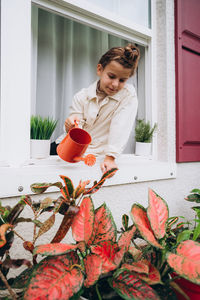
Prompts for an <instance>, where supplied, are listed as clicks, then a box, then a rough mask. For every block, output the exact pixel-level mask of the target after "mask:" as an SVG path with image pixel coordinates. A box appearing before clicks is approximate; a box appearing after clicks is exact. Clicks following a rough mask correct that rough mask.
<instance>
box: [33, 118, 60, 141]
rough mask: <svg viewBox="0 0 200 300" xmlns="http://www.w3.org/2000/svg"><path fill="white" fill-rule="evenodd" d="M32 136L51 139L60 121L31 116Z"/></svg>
mask: <svg viewBox="0 0 200 300" xmlns="http://www.w3.org/2000/svg"><path fill="white" fill-rule="evenodd" d="M30 123H31V124H30V127H31V128H30V138H31V139H34V140H49V139H50V138H51V136H52V134H53V132H54V130H55V128H56V126H57V123H58V121H57V120H53V119H52V118H49V117H47V118H43V117H41V116H31V121H30Z"/></svg>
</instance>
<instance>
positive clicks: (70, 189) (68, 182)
mask: <svg viewBox="0 0 200 300" xmlns="http://www.w3.org/2000/svg"><path fill="white" fill-rule="evenodd" d="M60 178H62V180H63V181H64V183H65V188H66V190H67V194H68V195H69V197H72V195H73V191H74V186H73V183H72V181H71V179H70V178H69V177H67V176H64V175H60Z"/></svg>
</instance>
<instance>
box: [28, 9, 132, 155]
mask: <svg viewBox="0 0 200 300" xmlns="http://www.w3.org/2000/svg"><path fill="white" fill-rule="evenodd" d="M127 43H128V41H126V40H123V39H121V38H119V37H116V36H112V35H110V34H108V33H106V32H102V31H99V30H97V29H94V28H91V27H89V26H86V25H83V24H80V23H78V22H75V21H73V20H70V19H67V18H64V17H62V16H59V15H56V14H53V13H51V12H48V11H45V10H42V9H40V8H37V7H36V6H34V5H33V6H32V104H31V113H32V114H38V115H41V116H44V117H47V116H50V117H53V118H54V119H57V120H59V122H58V125H57V128H56V130H55V133H54V134H53V136H52V141H54V140H55V139H56V138H57V137H58V136H60V135H61V134H62V133H63V125H64V121H65V119H66V118H67V116H68V112H69V106H70V104H71V101H72V98H73V95H74V94H75V93H76V92H78V91H79V90H80V89H81V88H83V87H87V86H89V85H90V84H91V83H92V82H94V81H95V80H96V79H97V76H96V65H97V63H98V60H99V58H100V57H101V56H102V54H103V53H105V52H106V51H107V50H108V49H109V48H111V47H114V46H124V45H126V44H127ZM130 80H131V82H132V83H134V85H135V86H136V76H135V77H134V78H131V79H130ZM132 139H133V137H131V144H130V143H129V146H127V148H126V151H125V152H126V153H131V152H133V149H132V147H133V143H134V140H133V141H132ZM130 148H131V149H132V150H131V149H130Z"/></svg>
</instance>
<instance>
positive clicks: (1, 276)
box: [0, 270, 17, 300]
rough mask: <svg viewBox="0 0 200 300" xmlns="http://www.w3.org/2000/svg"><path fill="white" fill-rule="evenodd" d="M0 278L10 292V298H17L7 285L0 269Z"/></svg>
mask: <svg viewBox="0 0 200 300" xmlns="http://www.w3.org/2000/svg"><path fill="white" fill-rule="evenodd" d="M0 278H1V280H2V281H3V283H4V284H5V286H6V288H7V289H8V291H9V293H10V295H11V297H12V299H14V300H17V296H16V294H15V293H14V292H13V290H12V289H11V287H10V286H9V284H8V281H7V279H6V278H5V276H4V275H3V273H2V272H1V270H0Z"/></svg>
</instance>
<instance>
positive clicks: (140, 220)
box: [131, 204, 163, 249]
mask: <svg viewBox="0 0 200 300" xmlns="http://www.w3.org/2000/svg"><path fill="white" fill-rule="evenodd" d="M131 216H132V218H133V222H134V224H135V225H136V227H137V229H138V230H139V232H140V234H141V236H142V237H143V238H144V239H145V240H146V241H147V242H149V243H150V244H151V245H153V246H154V247H157V248H160V249H162V248H163V247H162V246H161V245H160V244H159V243H158V242H157V240H156V239H155V236H154V233H153V231H152V229H151V226H150V223H149V219H148V217H147V212H146V210H145V209H144V207H142V206H140V205H138V204H134V205H133V206H132V209H131Z"/></svg>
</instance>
